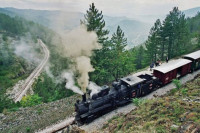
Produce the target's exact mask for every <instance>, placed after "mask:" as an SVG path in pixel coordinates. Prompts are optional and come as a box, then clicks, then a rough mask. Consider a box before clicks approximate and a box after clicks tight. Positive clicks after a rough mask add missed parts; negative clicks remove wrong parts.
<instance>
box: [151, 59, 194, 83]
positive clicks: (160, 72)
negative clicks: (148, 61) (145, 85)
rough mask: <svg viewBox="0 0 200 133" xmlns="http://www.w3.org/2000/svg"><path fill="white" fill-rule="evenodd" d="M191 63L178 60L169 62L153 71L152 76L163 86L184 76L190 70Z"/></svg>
mask: <svg viewBox="0 0 200 133" xmlns="http://www.w3.org/2000/svg"><path fill="white" fill-rule="evenodd" d="M191 64H192V61H190V60H187V59H178V60H173V61H170V62H169V63H166V64H163V65H161V66H159V67H156V68H154V69H153V75H154V76H155V77H157V78H158V79H160V81H161V82H162V84H163V85H165V84H167V83H169V82H171V81H172V80H173V79H175V78H179V77H181V76H184V75H186V74H187V73H189V72H190V70H191Z"/></svg>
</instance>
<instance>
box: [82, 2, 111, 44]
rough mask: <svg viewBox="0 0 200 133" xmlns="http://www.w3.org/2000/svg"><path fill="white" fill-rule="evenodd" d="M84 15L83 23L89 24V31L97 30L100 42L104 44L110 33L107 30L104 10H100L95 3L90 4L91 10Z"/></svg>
mask: <svg viewBox="0 0 200 133" xmlns="http://www.w3.org/2000/svg"><path fill="white" fill-rule="evenodd" d="M86 12H87V13H86V14H85V15H84V18H85V19H84V20H81V23H83V24H85V25H86V26H87V30H88V31H95V32H96V34H97V36H98V41H99V43H101V44H103V43H104V42H105V41H106V40H107V39H108V37H107V35H108V34H109V32H108V30H105V29H104V28H105V21H104V19H103V15H102V11H99V10H98V9H97V8H96V7H95V5H94V3H92V4H91V5H90V8H89V10H87V11H86Z"/></svg>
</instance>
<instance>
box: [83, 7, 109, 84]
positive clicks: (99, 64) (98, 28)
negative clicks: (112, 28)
mask: <svg viewBox="0 0 200 133" xmlns="http://www.w3.org/2000/svg"><path fill="white" fill-rule="evenodd" d="M81 24H85V25H86V27H87V30H88V31H95V32H96V34H97V36H98V42H99V43H100V44H102V49H100V50H95V55H94V56H93V57H92V61H91V62H92V65H93V67H94V68H95V71H94V72H92V73H90V78H91V80H93V81H95V82H96V83H97V84H103V83H105V81H109V80H110V76H109V75H110V74H109V71H108V70H107V68H108V66H109V61H108V60H109V56H110V44H111V43H110V42H109V41H108V37H107V35H108V34H109V32H108V30H105V29H104V28H105V21H104V19H103V15H102V11H99V10H98V9H97V8H96V7H95V5H94V3H92V4H91V5H90V8H89V10H87V13H86V14H85V15H84V20H81Z"/></svg>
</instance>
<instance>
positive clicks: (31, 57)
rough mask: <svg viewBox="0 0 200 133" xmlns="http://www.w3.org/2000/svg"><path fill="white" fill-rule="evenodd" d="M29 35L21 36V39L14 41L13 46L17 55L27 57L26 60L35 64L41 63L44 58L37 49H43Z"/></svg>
mask: <svg viewBox="0 0 200 133" xmlns="http://www.w3.org/2000/svg"><path fill="white" fill-rule="evenodd" d="M27 40H31V39H30V38H29V37H24V38H21V39H20V40H17V41H13V42H12V46H13V47H14V49H15V50H14V52H15V54H16V55H18V56H20V57H22V58H24V59H26V61H28V62H30V63H34V64H39V63H40V62H41V59H42V55H41V54H38V52H37V51H36V49H41V46H39V44H38V43H34V42H32V41H27Z"/></svg>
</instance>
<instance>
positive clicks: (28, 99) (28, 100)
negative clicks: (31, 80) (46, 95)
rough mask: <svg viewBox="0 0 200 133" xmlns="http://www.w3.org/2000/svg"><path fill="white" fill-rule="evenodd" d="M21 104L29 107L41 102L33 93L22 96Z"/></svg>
mask: <svg viewBox="0 0 200 133" xmlns="http://www.w3.org/2000/svg"><path fill="white" fill-rule="evenodd" d="M20 103H21V105H22V106H23V107H31V106H34V105H38V104H41V103H42V98H41V97H39V96H38V94H35V95H27V96H24V97H23V98H22V100H21V102H20Z"/></svg>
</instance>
